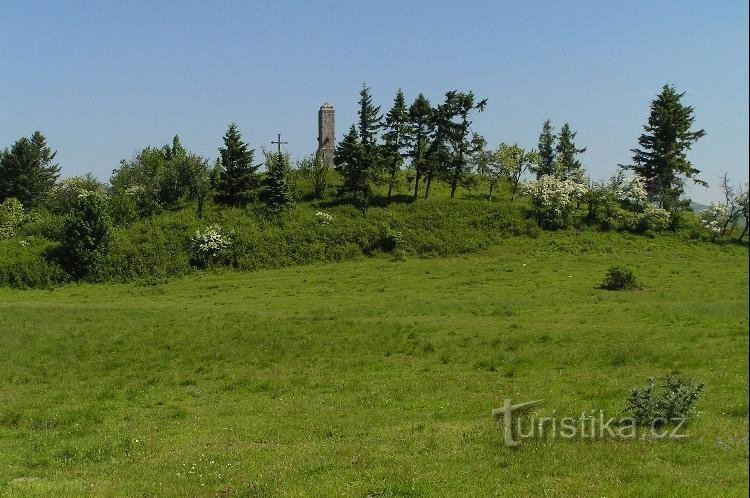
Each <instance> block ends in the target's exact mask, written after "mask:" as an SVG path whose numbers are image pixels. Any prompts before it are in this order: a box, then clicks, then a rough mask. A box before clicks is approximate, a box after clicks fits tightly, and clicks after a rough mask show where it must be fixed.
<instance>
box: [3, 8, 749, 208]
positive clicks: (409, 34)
mask: <svg viewBox="0 0 750 498" xmlns="http://www.w3.org/2000/svg"><path fill="white" fill-rule="evenodd" d="M2 18H3V23H2V24H3V27H2V29H1V30H0V60H1V61H2V69H1V70H0V146H8V145H10V144H11V143H12V142H13V141H15V140H16V139H18V138H19V137H21V136H27V135H30V134H31V133H32V132H33V131H34V130H37V129H39V130H41V131H42V132H43V133H45V135H47V137H48V140H49V142H50V144H51V145H52V146H53V147H54V148H55V149H56V150H58V160H59V162H60V165H61V166H62V168H63V175H64V176H72V175H75V174H82V173H85V172H87V171H91V172H93V173H95V174H96V175H97V176H99V177H100V178H102V179H108V178H109V175H110V173H111V171H112V169H113V168H116V167H117V165H118V163H119V161H120V160H121V159H123V158H131V157H132V156H133V155H134V154H135V152H136V151H137V150H139V149H141V148H143V147H145V146H147V145H162V144H164V143H167V142H169V141H170V140H171V138H172V136H173V135H174V134H176V133H177V134H179V135H180V137H181V138H182V141H183V143H184V144H185V145H186V146H187V147H188V148H189V149H190V150H192V151H194V152H197V153H199V154H202V155H204V156H206V157H208V158H210V159H211V160H213V159H214V158H215V157H216V156H217V148H218V147H219V145H220V144H221V136H222V135H223V133H224V131H225V130H226V127H227V124H228V123H229V122H230V121H236V122H237V123H238V125H239V126H240V129H241V131H242V133H243V136H244V138H245V139H246V141H248V142H250V144H251V145H252V146H253V147H256V148H258V149H260V147H261V146H263V147H267V148H270V147H271V144H270V141H271V140H272V139H273V138H274V137H275V136H276V133H278V132H280V133H282V134H283V137H284V139H285V140H288V141H289V145H288V146H287V149H288V151H289V152H291V153H292V155H293V156H294V157H302V156H304V155H306V154H308V153H310V152H313V151H314V150H315V147H316V133H317V128H316V126H317V114H316V113H317V109H318V107H319V106H320V105H321V104H322V103H323V102H325V101H328V102H331V103H332V104H333V105H334V106H335V108H336V121H337V135H338V136H339V137H340V136H341V135H342V133H343V132H344V131H345V130H346V129H347V128H348V127H349V125H350V124H351V123H352V122H353V121H354V119H355V117H356V116H355V113H356V100H357V92H358V91H359V89H360V86H361V85H362V83H363V82H367V83H368V84H369V85H370V86H371V87H372V91H373V95H374V98H375V100H376V101H377V103H378V104H381V105H382V106H383V108H384V109H387V108H388V107H389V106H390V104H391V102H392V99H393V95H394V93H395V91H396V90H397V89H398V88H403V90H404V91H405V92H406V95H407V98H408V99H410V100H411V99H413V98H414V97H415V96H416V94H417V93H418V92H420V91H421V92H423V93H424V94H425V95H426V96H427V97H428V98H429V99H431V100H432V101H433V102H437V101H440V100H441V99H442V96H443V94H444V92H445V91H446V90H451V89H458V90H473V91H474V93H475V94H476V95H477V96H478V97H481V98H487V99H489V104H488V107H487V110H486V111H485V112H484V113H483V114H480V115H477V117H476V119H475V121H474V128H475V129H476V130H477V131H478V132H480V133H481V134H483V135H484V136H485V137H486V138H487V140H488V142H489V144H490V145H491V146H495V145H497V144H499V143H500V142H503V141H504V142H518V143H519V144H521V145H523V146H526V147H533V146H536V141H537V136H538V134H539V129H540V128H541V124H542V122H543V121H544V119H546V118H550V119H551V120H552V122H553V124H555V125H556V126H557V128H558V129H559V127H560V125H562V123H563V122H565V121H567V122H570V123H571V125H572V127H573V128H574V129H575V130H577V131H578V137H577V138H578V143H579V145H582V146H586V147H587V148H588V150H587V152H586V153H585V154H584V155H583V157H582V161H583V163H584V166H585V167H586V168H587V170H588V171H589V172H590V174H591V176H592V177H594V178H607V177H609V176H611V175H612V174H613V173H614V172H615V170H616V165H617V164H618V163H623V162H628V160H629V157H630V152H629V149H630V148H632V147H634V146H635V145H636V139H637V137H638V135H639V134H640V132H641V127H642V125H643V123H644V122H645V120H646V118H647V116H648V104H649V101H650V99H651V98H652V97H653V96H654V95H655V93H656V92H657V91H658V90H659V89H660V87H661V86H662V85H663V84H664V83H672V84H674V85H676V86H677V88H678V89H680V90H683V91H686V92H687V93H686V95H685V97H684V101H685V102H686V103H688V104H690V105H693V106H694V107H695V108H696V112H695V116H696V124H697V125H698V126H699V127H702V128H705V129H706V131H707V132H708V134H707V136H706V137H705V138H704V139H702V140H701V141H700V142H699V143H698V144H696V146H695V147H694V149H693V151H692V153H691V154H690V156H689V157H690V158H691V159H692V161H693V163H694V165H695V166H696V167H697V168H698V169H700V170H702V171H703V175H702V178H703V179H704V180H706V181H708V182H709V183H711V184H716V180H717V176H718V175H719V173H720V172H721V171H722V170H727V171H729V173H730V175H731V176H732V177H734V178H735V179H737V180H738V181H739V180H741V181H743V182H744V181H747V177H748V7H747V2H745V1H734V0H732V1H717V2H705V1H681V2H672V1H659V2H646V1H628V2H622V1H619V2H614V1H613V2H608V1H598V2H597V1H585V2H584V1H579V2H577V1H571V2H522V1H502V2H501V1H487V2H456V1H452V2H441V1H431V2H426V1H425V2H421V1H404V0H402V1H399V2H395V1H394V2H392V1H383V0H380V1H370V2H355V1H341V2H333V1H319V2H303V1H299V2H284V1H265V2H252V1H246V2H243V1H237V2H205V1H185V2H167V1H163V2H159V1H153V2H145V1H144V2H138V1H129V2H114V1H112V2H109V1H102V0H100V1H96V2H94V1H91V2H82V1H75V0H71V1H66V2H59V1H56V2H39V1H21V0H18V1H13V0H11V1H9V2H4V4H3V6H2ZM691 194H692V196H693V198H694V199H695V200H698V201H702V202H706V201H708V200H711V199H715V198H717V197H718V192H717V191H716V190H715V189H714V190H713V191H710V190H705V189H691Z"/></svg>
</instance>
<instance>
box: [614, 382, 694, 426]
mask: <svg viewBox="0 0 750 498" xmlns="http://www.w3.org/2000/svg"><path fill="white" fill-rule="evenodd" d="M704 388H705V385H704V384H703V383H702V382H701V383H695V382H693V381H692V380H691V379H687V378H685V377H681V376H678V375H675V374H669V375H667V377H666V378H665V379H664V382H663V383H662V384H661V385H658V386H657V385H656V384H655V383H654V379H653V378H651V379H648V381H647V382H646V385H645V386H643V387H642V388H640V389H638V388H633V389H632V390H631V391H630V396H629V397H628V399H627V407H626V408H625V413H628V414H629V415H630V416H631V417H632V418H633V420H634V421H635V422H636V423H637V424H638V425H653V426H658V425H664V424H665V423H667V422H668V421H675V420H678V419H679V420H686V421H687V420H690V419H691V418H692V416H693V414H694V413H695V405H696V404H697V403H698V400H699V399H700V397H701V394H702V393H703V390H704Z"/></svg>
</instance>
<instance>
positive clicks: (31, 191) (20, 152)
mask: <svg viewBox="0 0 750 498" xmlns="http://www.w3.org/2000/svg"><path fill="white" fill-rule="evenodd" d="M56 155H57V152H53V151H52V149H51V148H50V147H49V145H47V139H46V138H44V135H42V133H41V132H39V131H35V132H34V134H33V135H31V137H30V138H26V137H23V138H21V139H19V140H17V141H16V142H15V143H14V144H13V146H12V147H11V148H10V150H8V149H5V150H4V151H2V152H0V202H2V201H4V200H5V199H7V198H10V197H14V198H16V199H18V200H19V201H21V203H22V204H23V205H24V207H26V208H30V207H34V206H38V205H39V204H40V203H41V202H42V200H43V199H44V197H45V196H46V195H47V193H48V192H49V191H50V189H52V187H53V186H54V185H55V182H56V181H57V178H58V177H59V176H60V166H59V165H58V164H56V163H54V164H53V162H52V161H54V159H55V156H56Z"/></svg>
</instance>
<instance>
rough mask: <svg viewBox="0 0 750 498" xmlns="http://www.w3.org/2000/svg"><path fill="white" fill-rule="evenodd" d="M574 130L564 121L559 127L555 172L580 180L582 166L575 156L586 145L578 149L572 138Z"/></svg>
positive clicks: (581, 151)
mask: <svg viewBox="0 0 750 498" xmlns="http://www.w3.org/2000/svg"><path fill="white" fill-rule="evenodd" d="M576 133H577V132H575V131H573V130H571V129H570V125H569V124H568V123H565V124H564V125H563V126H562V128H561V129H560V134H559V135H558V136H557V147H556V148H555V174H556V175H557V176H559V177H560V178H563V179H567V178H572V179H574V180H578V181H580V180H581V179H582V178H583V174H584V171H583V167H582V166H581V161H579V160H578V159H577V158H576V156H577V155H578V154H582V153H583V152H586V147H584V148H582V149H579V148H578V147H577V146H576V144H575V142H574V140H575V138H576Z"/></svg>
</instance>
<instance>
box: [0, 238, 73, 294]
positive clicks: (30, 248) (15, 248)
mask: <svg viewBox="0 0 750 498" xmlns="http://www.w3.org/2000/svg"><path fill="white" fill-rule="evenodd" d="M55 247H56V244H54V243H53V242H50V241H48V240H45V239H40V238H28V239H19V238H13V239H9V240H4V241H0V285H3V286H8V287H15V288H20V289H25V288H29V287H52V286H54V285H58V284H60V283H63V282H65V281H67V280H69V278H70V277H69V276H68V274H67V273H66V272H65V270H63V269H62V268H61V267H60V265H58V264H57V263H55V262H53V261H50V260H49V258H47V255H48V254H49V253H50V252H51V251H52V250H53V249H54V248H55Z"/></svg>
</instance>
